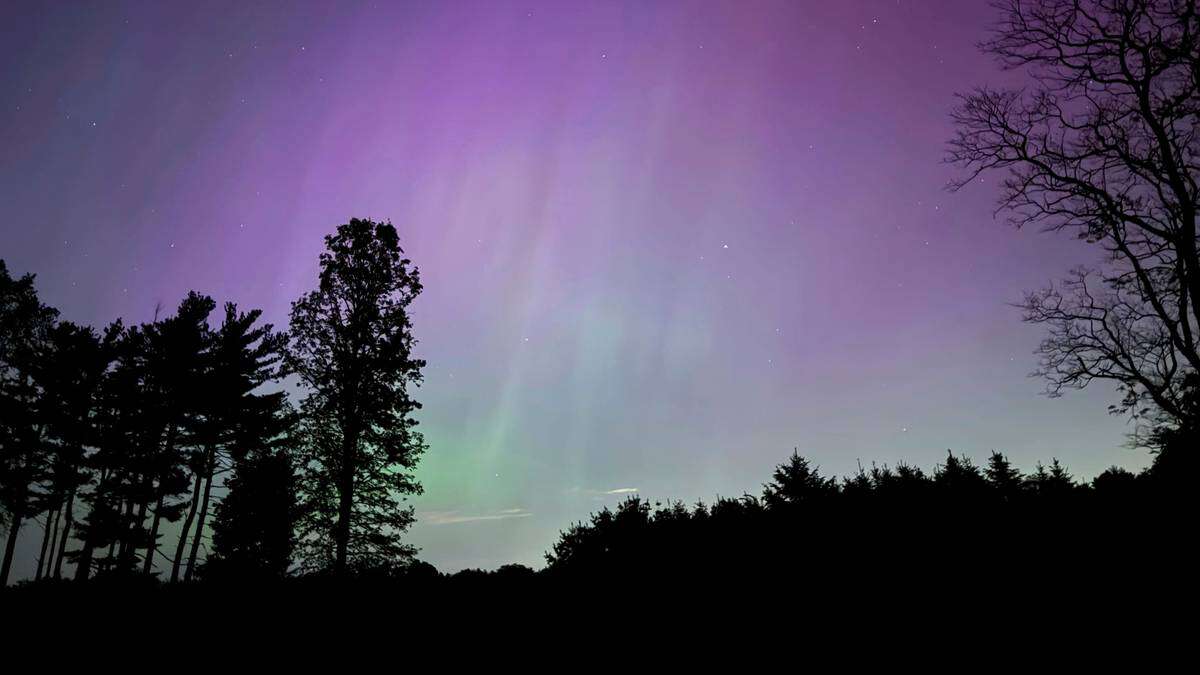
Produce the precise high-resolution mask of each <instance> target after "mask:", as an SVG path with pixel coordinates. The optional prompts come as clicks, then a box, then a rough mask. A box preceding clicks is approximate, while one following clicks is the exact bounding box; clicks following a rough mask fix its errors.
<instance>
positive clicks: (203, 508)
mask: <svg viewBox="0 0 1200 675" xmlns="http://www.w3.org/2000/svg"><path fill="white" fill-rule="evenodd" d="M216 456H217V452H216V449H215V448H209V449H208V456H207V457H205V458H204V474H205V475H204V500H203V501H202V502H201V505H200V522H198V523H196V536H195V537H193V538H192V551H191V553H190V554H188V562H187V572H186V573H185V574H184V576H183V579H184V581H191V580H192V573H193V572H195V570H196V556H197V555H198V554H199V553H200V539H201V538H202V537H203V536H204V523H205V521H207V520H208V499H209V496H210V495H211V494H212V484H213V474H215V473H216V469H217V465H216Z"/></svg>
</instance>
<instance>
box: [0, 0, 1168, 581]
mask: <svg viewBox="0 0 1200 675" xmlns="http://www.w3.org/2000/svg"><path fill="white" fill-rule="evenodd" d="M991 17H992V14H991V11H990V9H989V8H988V6H987V3H986V2H984V1H983V0H978V1H977V2H976V1H974V0H973V1H970V2H953V1H947V2H919V1H915V0H903V1H899V2H897V1H896V0H883V1H880V2H836V3H834V2H778V3H772V2H759V1H757V0H752V1H743V2H725V3H716V2H677V3H668V2H629V3H619V2H478V3H466V2H444V3H439V2H431V3H399V2H384V1H380V2H368V3H352V2H339V3H298V2H297V3H291V2H289V3H258V2H236V3H216V2H211V3H209V2H206V3H195V4H194V5H193V6H190V5H187V4H184V3H177V2H169V3H151V2H146V3H116V2H112V3H75V2H55V3H6V4H5V5H4V7H3V9H0V32H2V34H3V38H2V39H0V62H2V63H3V64H4V67H3V68H2V69H0V148H3V151H2V152H0V258H4V259H5V260H6V261H7V262H8V265H9V266H10V267H11V268H12V269H13V271H14V272H15V273H23V272H35V273H37V274H38V287H39V291H40V292H41V294H42V297H43V299H44V300H45V301H46V302H48V303H49V304H52V305H54V306H56V307H57V308H59V310H60V311H61V312H62V315H63V318H66V319H70V320H74V321H78V322H84V323H91V324H93V325H96V326H102V325H104V324H105V323H107V322H109V321H111V320H113V319H115V318H117V317H124V318H125V319H126V320H127V321H132V322H137V321H146V320H149V319H151V318H152V317H153V315H154V311H155V307H156V305H159V304H161V305H162V306H163V307H164V308H171V307H173V306H174V305H175V304H176V303H178V301H179V300H180V299H181V298H182V297H183V296H184V295H185V294H186V292H187V291H188V290H189V289H195V290H198V291H201V292H204V293H208V294H211V295H212V296H213V297H214V298H216V299H217V300H218V301H219V302H224V301H226V300H233V301H236V302H238V303H239V305H240V306H242V307H243V308H252V307H261V308H263V309H264V310H265V314H266V316H267V317H268V318H269V319H270V320H272V321H273V322H275V323H276V324H277V325H285V324H286V317H287V310H288V305H289V302H290V301H291V300H293V299H294V298H296V297H297V296H298V295H299V294H300V293H301V292H303V291H305V290H307V289H308V288H310V287H311V286H313V285H314V284H315V283H316V268H317V255H318V253H319V251H320V250H321V246H322V241H321V238H322V236H323V235H325V234H326V233H328V232H330V231H332V230H333V228H334V227H335V226H336V225H337V224H338V223H342V222H345V221H347V220H348V219H349V218H351V217H356V216H360V217H370V218H375V219H390V220H391V221H392V222H393V223H394V224H396V226H397V227H398V229H399V230H400V232H401V236H402V238H403V242H404V245H405V248H406V251H407V253H408V254H409V255H410V256H411V258H412V259H413V261H414V262H415V263H416V265H417V266H419V267H420V269H421V274H422V277H423V282H424V284H425V292H424V294H423V295H422V296H421V298H420V299H419V300H418V302H417V304H416V306H415V317H414V322H415V332H416V335H417V336H418V338H419V339H420V346H419V352H420V356H422V357H423V358H425V359H426V360H427V361H428V363H429V366H428V368H427V369H426V371H425V383H424V385H423V386H422V388H421V390H420V392H419V393H418V395H417V398H418V400H420V401H421V402H422V403H423V405H424V410H423V411H422V413H421V415H420V419H421V422H422V430H423V431H424V433H425V434H426V438H427V440H428V442H429V444H430V450H429V452H428V453H427V454H426V455H425V457H424V459H423V460H422V464H421V467H420V469H419V471H418V476H419V478H420V479H421V481H422V483H423V484H424V486H425V494H424V495H423V496H421V497H419V498H417V501H416V506H417V512H418V518H419V521H418V524H417V525H416V526H415V527H414V528H413V530H412V532H411V535H410V540H411V541H412V543H414V544H416V545H418V546H420V547H421V548H422V553H421V557H422V558H423V559H425V560H428V561H430V562H432V563H434V564H436V565H437V566H438V567H439V568H441V569H445V570H455V569H459V568H463V567H485V568H491V567H495V566H497V565H499V564H502V563H505V562H521V563H525V564H529V565H533V566H537V565H538V564H540V560H541V554H542V552H543V551H545V550H546V548H547V547H548V546H549V545H550V543H551V542H552V540H553V538H554V537H555V535H556V534H557V532H558V531H559V530H560V529H561V528H563V527H565V526H567V525H568V524H569V523H570V522H572V521H575V520H578V519H580V518H583V517H585V516H586V515H587V514H588V512H589V511H593V510H595V509H597V508H598V507H599V506H600V505H602V504H611V503H614V502H615V501H616V500H618V499H620V498H621V496H622V495H624V494H629V493H630V492H632V491H634V490H636V491H639V492H640V493H641V494H643V495H646V496H649V497H652V498H667V497H673V498H675V497H677V498H681V499H684V500H687V501H694V500H696V499H706V500H708V499H711V498H712V497H713V496H714V495H717V494H722V495H731V494H740V493H741V492H742V491H750V492H757V491H758V487H759V484H760V483H761V481H762V480H763V478H764V477H765V476H767V475H768V474H769V471H770V468H771V467H772V466H773V465H774V464H776V463H777V462H779V461H781V460H782V459H783V458H784V457H785V456H786V455H787V454H788V453H790V452H791V450H792V448H793V447H795V448H798V449H799V450H800V451H801V452H802V453H803V454H805V455H806V456H808V457H810V458H812V459H813V461H814V462H816V463H817V464H819V465H820V467H821V469H822V471H824V472H827V473H833V474H838V475H844V474H846V473H848V472H851V471H854V470H855V469H856V467H857V466H858V462H860V461H861V462H862V463H863V464H864V465H869V464H870V463H871V462H877V463H881V464H882V463H895V462H896V461H898V460H902V459H903V460H908V461H910V462H914V463H917V464H920V465H922V466H926V467H929V466H932V465H933V464H934V463H936V462H937V461H940V460H941V459H942V458H943V457H944V453H945V451H946V449H947V448H952V449H954V450H955V452H962V453H965V454H967V455H968V456H972V457H974V458H976V459H982V458H984V457H985V456H986V454H987V453H988V452H990V451H991V450H993V449H995V450H1001V451H1004V452H1005V453H1007V454H1008V455H1009V456H1010V457H1011V458H1012V460H1013V461H1014V463H1016V464H1017V465H1018V466H1021V467H1022V468H1025V469H1028V468H1031V467H1032V466H1033V464H1034V462H1035V461H1037V460H1043V461H1047V460H1049V459H1050V458H1051V457H1059V458H1061V459H1063V460H1064V461H1065V462H1066V463H1067V464H1068V465H1070V466H1071V467H1072V469H1074V470H1076V471H1078V472H1080V475H1081V476H1082V477H1086V478H1090V477H1091V476H1093V475H1095V474H1096V473H1098V472H1099V471H1101V470H1103V469H1104V468H1105V467H1107V466H1109V465H1110V464H1113V463H1119V464H1122V465H1124V466H1127V467H1130V468H1136V467H1138V466H1141V465H1144V464H1145V463H1146V458H1145V455H1144V453H1143V452H1142V451H1138V450H1132V449H1129V448H1126V447H1124V443H1125V439H1124V436H1123V434H1124V433H1125V432H1126V431H1127V430H1128V427H1127V426H1126V424H1125V421H1124V420H1123V419H1121V418H1117V417H1112V416H1109V415H1107V414H1106V410H1105V409H1106V406H1107V404H1108V403H1110V402H1112V401H1113V400H1114V398H1115V395H1114V394H1113V393H1112V391H1111V390H1109V389H1106V388H1105V387H1103V386H1102V385H1097V386H1094V387H1092V388H1090V389H1089V390H1087V391H1084V392H1077V393H1072V394H1071V395H1068V396H1066V397H1064V398H1060V399H1047V398H1045V397H1043V396H1041V395H1040V391H1041V389H1042V383H1041V382H1040V381H1038V380H1037V379H1031V378H1029V377H1027V373H1028V372H1029V371H1030V370H1032V369H1033V367H1034V365H1035V358H1034V356H1033V355H1032V354H1031V352H1032V350H1033V348H1034V346H1035V345H1036V344H1037V341H1038V339H1039V336H1040V330H1039V329H1038V328H1037V327H1030V326H1025V325H1023V324H1021V322H1020V314H1019V312H1018V311H1017V310H1016V309H1014V308H1012V307H1010V306H1009V305H1008V303H1010V302H1013V301H1016V300H1018V299H1019V298H1020V296H1021V293H1022V291H1023V290H1025V289H1030V288H1034V287H1038V286H1040V285H1043V284H1045V283H1046V282H1047V281H1049V280H1051V279H1054V278H1057V277H1059V276H1060V275H1062V273H1063V272H1065V270H1067V269H1068V268H1069V267H1071V266H1073V265H1077V264H1081V263H1087V262H1092V261H1093V260H1094V259H1095V258H1094V257H1095V255H1096V252H1095V251H1094V250H1088V249H1085V248H1084V247H1083V246H1082V245H1080V244H1077V243H1075V242H1073V241H1070V240H1068V239H1065V238H1062V237H1056V236H1053V235H1047V234H1040V233H1037V232H1034V231H1025V232H1016V231H1014V230H1012V229H1011V228H1009V227H1007V226H1005V225H1004V224H1003V223H1002V222H1000V221H998V220H997V219H995V218H994V216H993V211H994V208H995V197H996V194H995V190H994V189H993V187H992V185H990V184H989V181H990V180H994V179H995V178H998V176H990V177H986V178H985V180H984V181H982V182H980V183H979V184H977V185H973V186H972V187H971V188H970V189H967V190H964V191H961V192H959V193H949V192H947V191H946V190H945V189H944V185H945V184H946V183H947V181H949V180H950V179H951V178H953V177H954V176H955V175H957V174H956V171H957V170H956V169H955V168H953V167H950V166H947V165H945V164H943V163H942V161H941V160H942V157H943V154H944V149H945V142H946V140H947V139H949V137H950V135H951V133H952V132H951V125H950V120H949V117H948V112H949V109H950V107H951V106H952V105H953V102H954V98H953V96H954V93H955V92H957V91H966V90H969V89H970V88H972V87H974V86H976V85H981V84H984V83H1003V82H1005V81H1006V78H1009V79H1010V80H1011V78H1013V77H1015V76H1014V75H1012V74H1006V73H1003V72H1001V71H1000V70H999V69H998V67H997V66H996V64H994V63H993V62H991V61H990V60H989V59H988V58H987V57H985V56H983V55H981V54H979V53H978V52H977V51H976V49H975V47H974V44H975V42H977V41H978V40H979V39H980V38H981V37H982V36H983V34H984V31H985V29H986V27H987V25H988V22H989V21H990V20H991ZM21 550H22V551H24V552H30V551H31V547H28V546H26V547H23V548H22V549H21ZM19 562H20V563H21V565H25V566H27V565H28V561H19ZM19 569H22V568H21V567H19Z"/></svg>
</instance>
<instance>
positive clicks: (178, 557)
mask: <svg viewBox="0 0 1200 675" xmlns="http://www.w3.org/2000/svg"><path fill="white" fill-rule="evenodd" d="M194 478H195V485H194V486H193V487H192V504H191V506H189V507H188V513H187V517H186V518H184V519H183V527H181V528H179V544H178V545H176V546H175V559H174V560H172V561H171V583H175V582H176V581H179V565H180V563H182V562H183V548H184V547H185V546H187V538H188V533H189V532H190V531H191V529H192V521H193V520H195V519H196V505H197V504H198V503H199V502H200V483H201V482H202V481H203V477H202V476H201V475H200V473H199V472H196V474H195V476H194Z"/></svg>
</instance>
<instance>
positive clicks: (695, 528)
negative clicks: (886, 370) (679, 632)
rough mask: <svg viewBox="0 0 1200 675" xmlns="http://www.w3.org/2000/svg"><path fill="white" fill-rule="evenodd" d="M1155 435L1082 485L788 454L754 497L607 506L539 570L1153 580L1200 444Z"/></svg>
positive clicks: (551, 573) (564, 574) (675, 575)
mask: <svg viewBox="0 0 1200 675" xmlns="http://www.w3.org/2000/svg"><path fill="white" fill-rule="evenodd" d="M1160 440H1161V441H1162V444H1161V445H1160V446H1159V448H1158V450H1157V451H1156V454H1155V459H1154V462H1153V463H1152V465H1151V466H1150V467H1148V468H1147V469H1145V470H1143V471H1142V472H1140V473H1136V474H1135V473H1133V472H1130V471H1127V470H1125V469H1122V468H1120V467H1116V466H1114V467H1111V468H1109V469H1107V470H1105V471H1104V472H1102V473H1101V474H1100V475H1098V476H1096V477H1095V478H1094V479H1093V480H1091V481H1086V482H1085V481H1079V480H1077V479H1076V478H1074V477H1073V476H1072V475H1071V473H1070V472H1069V471H1068V470H1067V468H1066V467H1065V466H1064V465H1063V464H1061V463H1060V462H1059V461H1058V460H1057V459H1055V460H1053V461H1051V463H1050V464H1048V465H1046V464H1042V463H1038V464H1037V465H1036V467H1035V468H1034V470H1033V471H1031V472H1029V473H1022V472H1021V471H1020V470H1019V469H1018V468H1016V467H1014V466H1013V465H1012V463H1011V462H1010V461H1009V459H1008V458H1007V457H1006V456H1005V455H1004V454H1002V453H999V452H993V453H992V454H991V456H990V457H989V458H988V460H987V462H986V463H985V464H984V465H982V466H980V465H977V464H975V463H974V462H973V461H972V460H971V459H969V458H967V457H964V456H961V455H955V454H954V453H952V452H948V453H947V456H946V459H945V460H944V462H943V463H941V464H939V465H938V466H936V467H935V468H934V470H933V471H931V472H926V471H924V470H922V469H921V468H920V467H917V466H914V465H911V464H907V463H903V462H902V463H900V464H898V465H896V466H894V467H892V466H872V467H871V468H870V469H869V470H868V469H865V468H862V467H860V468H859V470H858V471H857V473H855V474H853V475H850V476H847V477H843V478H840V479H839V478H836V477H830V476H823V475H822V474H821V472H820V471H819V469H818V467H816V466H815V465H813V464H812V463H811V462H810V461H809V460H808V459H806V458H804V457H802V456H801V455H799V454H798V453H793V454H792V455H791V457H790V458H788V460H787V461H786V462H784V463H782V464H780V465H778V466H777V467H776V468H775V470H774V472H773V474H772V476H771V480H770V481H769V482H767V483H766V484H764V485H763V489H762V491H761V493H760V494H759V495H754V494H748V493H747V494H743V495H741V496H739V497H719V498H717V499H716V500H714V501H713V502H712V503H711V504H705V503H703V502H698V503H696V504H694V505H691V506H689V505H687V504H685V503H683V502H682V501H678V500H668V501H666V502H657V501H656V502H652V501H650V500H648V499H645V498H643V497H640V496H632V497H629V498H627V499H625V500H624V501H622V502H621V503H620V504H619V505H617V506H616V508H614V509H609V508H607V507H605V508H603V509H601V510H600V511H598V512H595V513H593V514H591V516H590V517H589V518H588V520H586V521H581V522H578V523H575V524H573V525H571V526H570V527H569V528H567V529H566V530H563V531H562V532H561V533H560V535H559V538H558V540H557V541H556V542H555V543H554V545H553V547H552V548H551V550H550V551H548V552H547V553H546V554H545V560H546V568H545V570H544V571H543V573H544V574H545V575H546V576H547V577H551V578H558V579H567V580H577V579H591V580H596V581H602V580H606V579H607V580H620V581H630V580H640V581H644V580H647V579H651V580H652V579H664V578H671V579H680V578H692V577H703V578H708V579H712V578H715V577H723V578H746V577H743V575H748V577H752V576H753V575H756V574H759V575H763V574H765V575H766V576H765V578H766V579H772V580H785V579H789V578H806V579H811V578H813V577H811V576H809V575H810V573H821V574H823V575H825V576H824V578H826V579H829V580H831V581H832V580H836V581H837V582H838V583H845V582H847V581H849V580H852V579H853V578H854V577H855V575H856V574H858V573H861V574H863V575H864V578H876V577H878V576H879V574H880V573H881V571H886V573H888V574H892V575H899V576H901V577H904V576H907V577H908V578H910V579H912V580H917V579H920V580H922V581H929V580H930V579H931V577H937V576H939V575H942V576H947V577H948V576H956V575H959V574H962V573H964V572H970V573H977V572H978V571H979V570H986V569H995V570H998V574H1000V575H1001V576H1003V577H1004V578H1005V580H1006V581H1007V582H1008V583H1014V584H1015V583H1018V582H1020V581H1025V580H1030V579H1035V578H1038V577H1042V578H1044V577H1046V576H1047V575H1051V576H1052V575H1054V574H1056V573H1057V570H1061V569H1071V570H1072V574H1075V575H1077V576H1078V577H1079V578H1083V576H1085V575H1087V574H1089V573H1095V574H1099V573H1100V572H1101V571H1103V572H1104V573H1107V574H1111V573H1113V572H1120V573H1123V574H1132V573H1134V572H1135V571H1136V572H1137V573H1144V572H1147V571H1158V572H1162V571H1164V570H1165V567H1159V566H1158V565H1159V564H1160V563H1162V562H1163V561H1164V559H1165V557H1164V556H1163V555H1162V552H1163V550H1164V548H1170V547H1172V546H1175V545H1177V544H1178V545H1182V543H1181V538H1180V532H1181V531H1182V530H1181V529H1180V528H1184V527H1188V526H1189V525H1190V509H1191V508H1192V507H1193V503H1194V499H1193V497H1192V489H1191V486H1190V484H1189V482H1188V481H1189V478H1187V476H1190V475H1191V474H1190V471H1189V469H1191V468H1194V467H1193V464H1192V463H1193V462H1194V460H1193V459H1192V457H1193V455H1194V444H1195V443H1196V442H1197V440H1200V437H1198V436H1197V433H1196V429H1195V428H1191V429H1187V430H1183V429H1172V430H1171V431H1170V432H1169V433H1167V434H1165V435H1164V436H1162V437H1161V439H1160ZM1122 564H1126V565H1127V566H1126V567H1123V568H1122V566H1121V565H1122ZM1100 576H1101V578H1103V575H1100ZM1104 580H1105V581H1106V582H1108V583H1111V581H1112V579H1111V578H1108V579H1104ZM976 581H977V580H976ZM973 583H974V582H973Z"/></svg>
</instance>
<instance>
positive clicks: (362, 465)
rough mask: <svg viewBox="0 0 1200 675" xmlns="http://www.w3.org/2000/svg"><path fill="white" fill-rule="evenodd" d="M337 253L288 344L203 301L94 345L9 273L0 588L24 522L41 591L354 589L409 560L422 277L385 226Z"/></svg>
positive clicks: (237, 313) (93, 333)
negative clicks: (347, 578)
mask: <svg viewBox="0 0 1200 675" xmlns="http://www.w3.org/2000/svg"><path fill="white" fill-rule="evenodd" d="M325 244H326V248H325V251H324V252H323V253H322V254H321V257H320V277H319V280H318V286H317V288H316V289H314V290H313V291H311V292H308V293H305V294H304V295H302V296H301V297H300V298H298V299H297V300H296V301H295V302H294V303H293V304H292V311H291V322H290V325H289V327H288V330H286V331H280V330H276V329H275V328H274V327H273V326H272V325H270V324H266V323H264V322H263V321H262V313H261V311H260V310H257V309H256V310H250V311H242V310H240V309H239V308H238V306H237V305H236V304H234V303H232V302H230V303H226V304H225V305H224V306H223V307H222V308H221V309H220V310H218V309H217V306H216V303H215V302H214V301H213V299H212V298H210V297H208V296H206V295H203V294H200V293H196V292H190V293H188V295H187V297H185V298H184V299H183V300H182V301H181V302H180V303H179V305H178V307H177V308H176V310H175V311H174V313H173V314H171V315H169V316H165V317H159V316H157V315H156V316H155V318H154V320H153V321H151V322H148V323H143V324H137V325H126V324H125V323H124V322H123V321H121V320H117V321H114V322H112V323H111V324H109V325H108V326H106V327H105V328H104V329H103V330H100V331H97V330H95V329H94V328H91V327H88V326H81V325H78V324H75V323H72V322H70V321H66V320H60V318H59V313H58V311H57V310H55V309H53V308H51V307H49V306H47V305H45V304H44V303H42V302H41V301H40V300H39V298H38V295H37V290H36V287H35V284H34V281H35V279H34V276H33V275H31V274H27V275H24V276H20V277H14V276H12V275H11V274H10V273H9V271H8V268H7V266H6V265H5V263H4V262H3V261H0V524H2V525H3V526H4V527H5V528H6V529H7V537H6V540H5V546H4V557H3V566H2V568H0V586H3V585H7V583H8V580H9V575H10V571H11V567H12V561H13V556H14V550H15V546H16V541H17V538H18V534H19V533H20V531H21V530H22V528H23V527H24V526H25V525H26V524H27V523H28V522H29V521H31V520H40V522H41V524H42V528H41V529H42V532H41V536H40V537H38V538H37V541H36V545H37V547H38V552H37V568H36V571H35V573H34V578H35V579H42V578H52V579H58V578H61V577H63V576H64V574H65V572H64V567H65V568H66V570H67V572H68V573H69V572H70V571H71V570H72V569H73V578H74V579H77V580H80V581H83V580H87V579H89V578H90V577H93V576H96V575H99V576H105V577H129V576H134V575H143V576H149V575H153V574H156V573H157V571H158V570H162V573H163V574H164V576H165V577H166V578H167V579H169V580H170V581H172V582H175V581H188V580H192V579H194V578H196V577H197V576H198V575H199V574H201V573H203V574H205V575H206V576H208V577H221V576H236V577H238V578H245V577H248V576H249V577H256V576H265V577H281V576H284V575H286V574H288V573H289V572H290V571H292V569H293V568H294V567H296V566H299V567H301V568H303V569H304V570H306V571H310V572H318V571H319V572H329V573H332V574H337V575H344V574H347V573H349V572H351V571H353V570H356V569H364V568H370V567H372V566H378V565H392V564H395V563H396V562H397V561H403V560H406V559H408V558H409V557H411V555H412V553H413V549H412V548H411V547H410V546H408V545H406V544H404V543H403V542H402V540H401V535H402V534H403V533H404V531H405V530H406V529H407V528H408V526H409V525H410V524H411V522H412V519H413V516H412V508H411V507H405V506H404V505H403V504H402V502H403V500H404V499H405V498H406V495H411V494H414V493H417V492H419V491H420V485H419V484H418V483H417V482H416V481H415V479H414V478H413V476H412V469H413V468H414V467H415V465H416V462H417V460H418V459H419V457H420V455H421V453H422V452H423V451H424V448H425V446H424V442H423V440H422V437H421V434H420V433H419V432H417V431H416V429H415V427H416V420H415V419H414V418H413V416H412V413H413V412H414V411H415V410H417V409H418V408H419V407H420V405H419V403H417V402H416V401H415V400H414V399H413V398H412V393H413V392H412V389H413V388H414V387H415V386H417V385H418V384H419V383H420V379H421V375H420V370H421V367H422V366H423V365H424V363H423V362H422V361H421V360H419V359H416V358H414V357H413V356H412V349H413V347H414V345H415V340H414V338H413V336H412V326H411V322H410V320H409V317H408V306H409V304H410V303H411V302H412V301H413V299H415V298H416V296H417V295H418V294H419V293H420V291H421V283H420V276H419V272H418V271H417V269H416V268H415V267H414V266H412V264H411V261H409V260H408V259H407V258H404V257H403V251H402V249H401V248H400V244H399V237H398V235H397V233H396V230H395V228H394V227H393V226H392V225H391V224H390V223H376V222H372V221H369V220H357V219H355V220H351V221H350V222H349V223H346V224H344V225H341V226H339V227H338V228H337V231H336V233H334V234H332V235H330V236H328V237H326V238H325ZM289 376H291V377H294V378H295V379H296V380H297V381H298V383H299V386H300V387H301V389H302V396H301V397H300V399H299V403H298V404H297V405H295V406H294V405H293V404H292V403H291V400H290V399H289V397H288V396H287V394H286V392H285V391H284V389H283V378H285V377H289ZM218 486H219V487H221V488H223V489H221V490H220V492H222V493H223V494H224V497H223V498H222V499H220V500H216V499H214V487H218ZM167 523H175V524H177V528H176V529H177V533H172V535H171V537H170V540H169V541H168V538H167V537H166V534H165V533H166V529H167V528H166V524H167ZM202 548H203V549H204V550H205V551H206V553H207V554H206V555H205V556H201V555H200V551H201V549H202Z"/></svg>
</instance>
